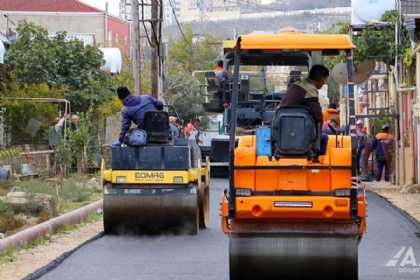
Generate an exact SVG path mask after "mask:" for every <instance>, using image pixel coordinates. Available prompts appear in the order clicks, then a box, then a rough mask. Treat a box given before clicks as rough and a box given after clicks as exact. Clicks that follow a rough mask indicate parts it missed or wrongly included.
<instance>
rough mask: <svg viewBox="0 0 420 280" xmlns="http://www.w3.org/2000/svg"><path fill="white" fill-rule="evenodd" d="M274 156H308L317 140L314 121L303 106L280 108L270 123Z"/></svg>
mask: <svg viewBox="0 0 420 280" xmlns="http://www.w3.org/2000/svg"><path fill="white" fill-rule="evenodd" d="M272 128H273V133H272V143H273V152H274V156H277V157H281V156H283V157H284V156H302V157H305V156H308V157H309V156H310V155H311V152H312V151H313V148H314V145H315V144H316V139H317V128H316V125H315V121H314V119H313V117H312V116H311V114H310V113H309V112H308V110H307V109H306V108H305V107H303V106H290V107H280V108H278V109H277V110H276V112H275V113H274V117H273V123H272Z"/></svg>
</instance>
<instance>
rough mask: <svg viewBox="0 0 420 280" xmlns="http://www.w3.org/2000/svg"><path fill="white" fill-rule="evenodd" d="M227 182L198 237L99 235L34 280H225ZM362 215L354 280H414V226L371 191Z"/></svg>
mask: <svg viewBox="0 0 420 280" xmlns="http://www.w3.org/2000/svg"><path fill="white" fill-rule="evenodd" d="M227 182H228V181H227V180H222V179H213V180H212V185H211V225H210V228H208V229H206V230H204V231H201V232H200V233H199V235H197V236H170V235H168V236H159V237H127V236H103V237H102V238H99V239H96V240H94V241H92V242H90V243H88V244H86V245H84V246H82V247H81V248H80V249H78V250H77V251H75V252H74V253H73V254H72V255H70V256H69V257H68V258H66V259H65V260H64V261H63V262H62V263H61V264H59V265H58V266H57V267H55V268H54V269H52V270H50V271H49V272H47V273H45V274H44V275H43V276H42V277H41V278H39V279H43V280H57V279H60V280H88V279H89V280H91V279H92V280H93V279H104V280H105V279H106V280H108V279H109V280H227V279H228V278H229V276H228V270H229V267H228V250H229V249H228V248H229V242H228V239H227V238H226V237H225V235H224V234H223V232H222V231H221V228H220V218H219V203H220V198H221V193H222V191H223V189H224V188H225V187H226V186H227ZM368 215H369V217H368V228H367V234H366V235H365V236H364V238H363V240H362V242H361V244H360V247H359V279H360V280H381V279H384V280H385V279H389V280H405V279H416V280H419V279H420V238H419V236H420V235H419V236H418V235H416V234H419V231H420V229H419V227H418V225H417V224H416V223H415V222H413V221H412V220H410V219H409V218H408V217H406V216H405V215H404V214H403V213H402V212H401V211H400V210H398V209H396V208H395V207H393V206H391V205H390V204H389V203H388V202H387V201H385V200H384V199H382V198H380V197H379V196H377V195H376V194H372V193H369V194H368ZM397 253H400V254H399V255H398V254H397ZM414 265H416V266H414ZM314 279H322V276H318V277H315V278H314ZM256 280H257V279H256Z"/></svg>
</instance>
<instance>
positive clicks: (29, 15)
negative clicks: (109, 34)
mask: <svg viewBox="0 0 420 280" xmlns="http://www.w3.org/2000/svg"><path fill="white" fill-rule="evenodd" d="M1 14H7V15H8V16H9V19H10V20H11V21H13V22H15V23H16V26H13V25H12V24H11V23H10V21H9V27H11V28H12V30H13V29H16V27H17V24H18V23H19V22H21V21H25V20H26V21H28V22H34V23H36V24H39V25H41V26H43V27H45V28H46V29H48V31H49V32H59V31H67V32H68V33H92V34H94V35H95V41H96V43H97V44H99V45H100V46H105V39H106V35H105V28H106V27H105V14H103V13H53V12H1ZM6 27H7V20H6V18H5V17H3V16H1V17H0V31H6Z"/></svg>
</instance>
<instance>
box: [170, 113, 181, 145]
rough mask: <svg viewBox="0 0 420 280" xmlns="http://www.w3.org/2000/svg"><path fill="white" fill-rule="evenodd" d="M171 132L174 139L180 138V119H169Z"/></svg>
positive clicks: (173, 117) (171, 117)
mask: <svg viewBox="0 0 420 280" xmlns="http://www.w3.org/2000/svg"><path fill="white" fill-rule="evenodd" d="M169 130H170V132H171V135H172V139H175V138H178V137H179V135H180V129H179V126H178V118H177V117H175V116H170V117H169Z"/></svg>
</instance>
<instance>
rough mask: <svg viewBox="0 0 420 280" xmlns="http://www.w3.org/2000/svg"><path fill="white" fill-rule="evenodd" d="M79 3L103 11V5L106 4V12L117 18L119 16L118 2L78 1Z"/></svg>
mask: <svg viewBox="0 0 420 280" xmlns="http://www.w3.org/2000/svg"><path fill="white" fill-rule="evenodd" d="M79 1H80V2H84V3H86V4H89V5H91V6H93V7H96V8H99V9H101V10H105V5H106V3H107V2H108V11H109V13H110V14H113V15H116V16H118V14H119V8H118V5H119V2H120V1H119V0H79Z"/></svg>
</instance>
